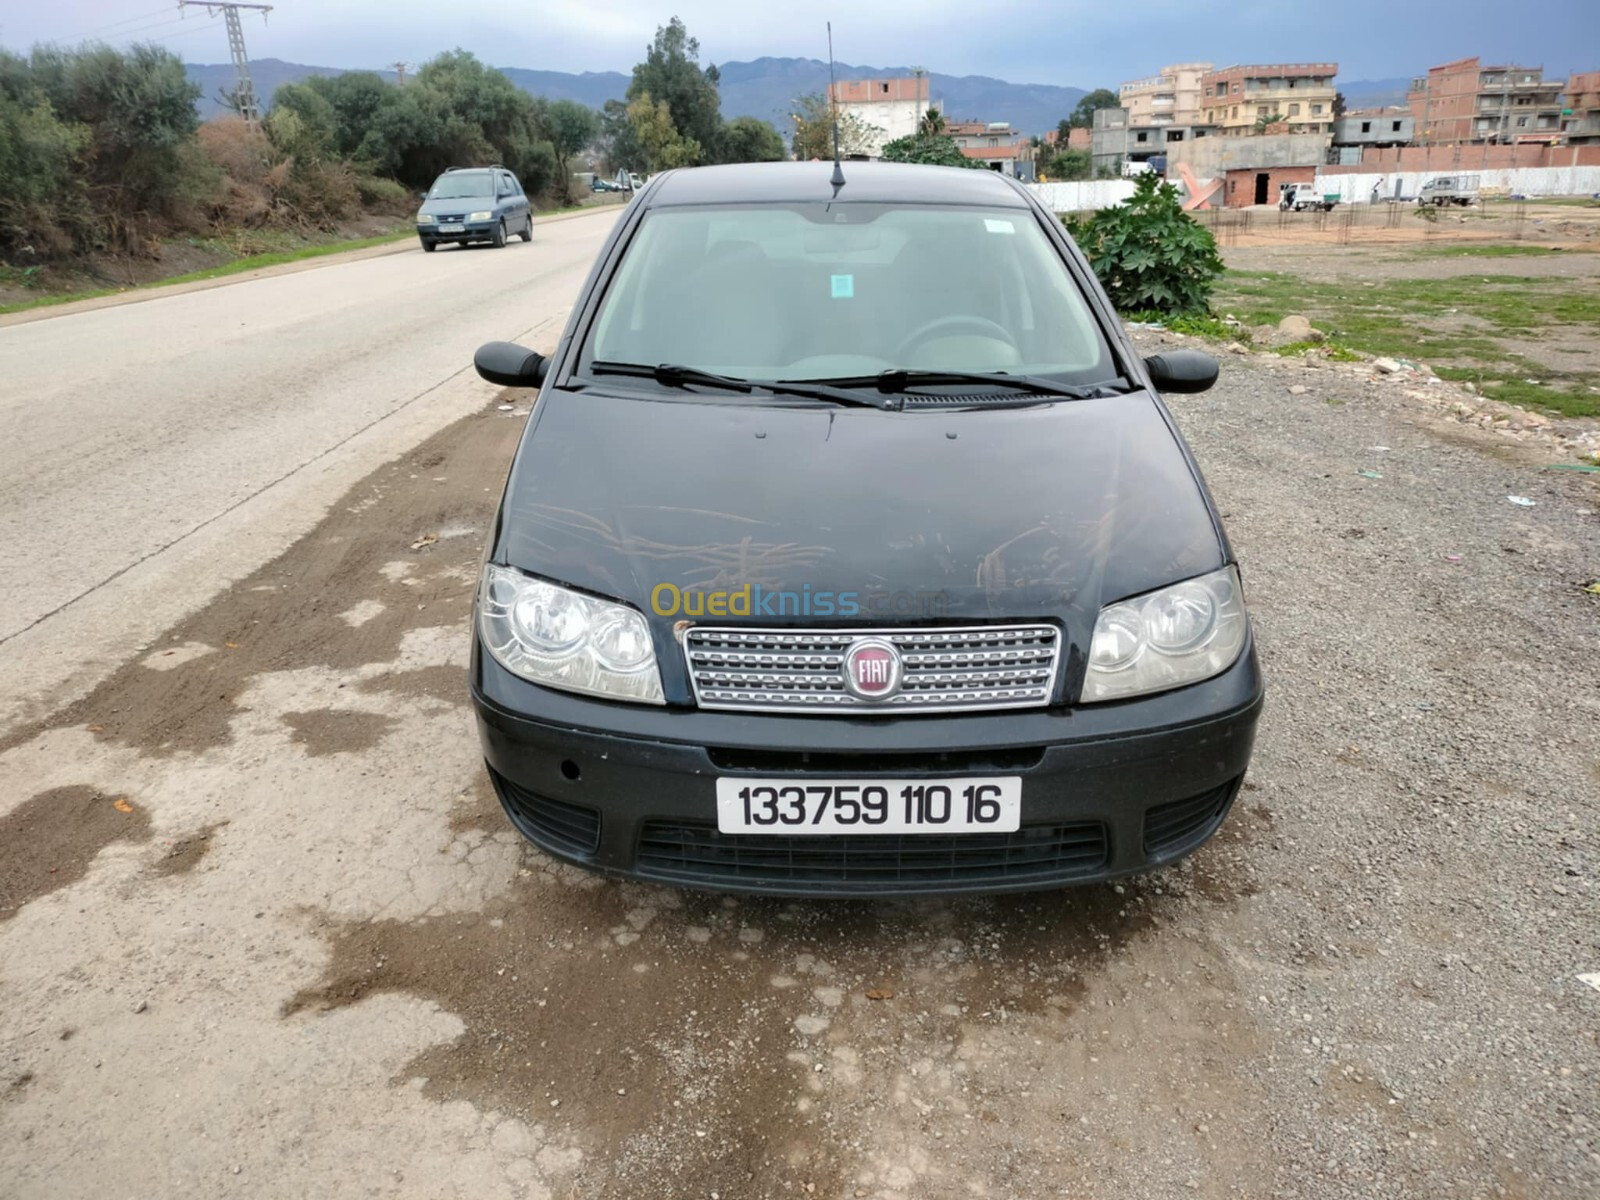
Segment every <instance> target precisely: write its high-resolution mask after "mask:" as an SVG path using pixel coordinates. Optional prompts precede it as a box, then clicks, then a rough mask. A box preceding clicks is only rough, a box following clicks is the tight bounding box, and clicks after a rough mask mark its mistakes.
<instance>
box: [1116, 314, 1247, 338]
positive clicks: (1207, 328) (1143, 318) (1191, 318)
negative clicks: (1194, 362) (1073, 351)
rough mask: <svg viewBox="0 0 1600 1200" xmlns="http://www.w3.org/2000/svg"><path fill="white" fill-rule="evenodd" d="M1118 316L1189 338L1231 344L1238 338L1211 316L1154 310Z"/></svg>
mask: <svg viewBox="0 0 1600 1200" xmlns="http://www.w3.org/2000/svg"><path fill="white" fill-rule="evenodd" d="M1119 315H1120V316H1121V317H1122V319H1123V320H1124V321H1128V322H1130V323H1136V324H1141V325H1160V326H1163V327H1164V328H1166V329H1167V330H1169V331H1170V332H1172V333H1182V334H1187V335H1189V336H1190V337H1203V338H1214V339H1216V340H1218V341H1228V342H1231V341H1233V340H1234V339H1235V338H1237V337H1238V336H1239V333H1238V331H1237V330H1234V329H1229V328H1228V327H1227V326H1226V325H1224V324H1223V323H1222V322H1221V321H1219V320H1218V319H1217V318H1216V317H1212V316H1196V315H1194V314H1192V313H1183V314H1179V315H1177V316H1171V315H1168V314H1167V313H1160V312H1155V311H1154V310H1150V311H1146V312H1128V313H1121V314H1119Z"/></svg>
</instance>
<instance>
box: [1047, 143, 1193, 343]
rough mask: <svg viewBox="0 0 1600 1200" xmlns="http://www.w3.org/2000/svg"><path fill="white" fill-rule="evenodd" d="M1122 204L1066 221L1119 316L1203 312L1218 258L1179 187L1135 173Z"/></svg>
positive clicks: (1157, 178) (1156, 178)
mask: <svg viewBox="0 0 1600 1200" xmlns="http://www.w3.org/2000/svg"><path fill="white" fill-rule="evenodd" d="M1135 189H1136V190H1135V192H1134V194H1133V196H1132V197H1131V198H1130V199H1129V200H1128V201H1127V203H1125V204H1118V205H1116V206H1114V207H1112V208H1103V209H1101V210H1100V211H1099V212H1097V213H1095V214H1094V216H1092V217H1090V218H1088V219H1083V218H1073V219H1069V220H1067V222H1066V224H1067V228H1068V230H1069V231H1071V233H1072V235H1073V237H1074V238H1075V239H1076V240H1077V242H1078V245H1079V246H1080V247H1082V249H1083V252H1084V254H1086V255H1087V256H1088V258H1089V264H1090V265H1091V266H1092V267H1093V268H1094V273H1095V275H1097V276H1098V277H1099V279H1100V282H1101V284H1103V285H1104V287H1105V289H1106V294H1107V295H1109V296H1110V297H1111V302H1112V303H1113V304H1115V305H1116V307H1117V311H1119V312H1123V313H1139V312H1156V313H1161V314H1163V315H1169V316H1171V315H1178V314H1195V315H1201V314H1204V313H1206V312H1207V311H1209V306H1210V302H1211V289H1212V288H1213V287H1214V286H1215V285H1216V281H1217V279H1218V278H1219V277H1220V276H1221V275H1222V259H1221V258H1220V257H1219V256H1218V255H1217V244H1216V241H1215V239H1213V238H1212V236H1211V231H1210V230H1208V229H1207V228H1206V227H1205V226H1203V225H1201V224H1200V223H1199V222H1198V221H1196V220H1195V219H1194V218H1192V217H1191V216H1189V214H1188V213H1186V212H1184V211H1183V205H1182V204H1181V203H1180V202H1179V200H1178V190H1177V189H1176V188H1175V187H1173V186H1172V185H1171V184H1170V183H1166V182H1163V181H1162V180H1161V179H1160V178H1159V177H1158V176H1157V175H1156V173H1155V172H1154V171H1146V172H1143V173H1141V174H1140V176H1139V178H1138V180H1137V181H1136V183H1135Z"/></svg>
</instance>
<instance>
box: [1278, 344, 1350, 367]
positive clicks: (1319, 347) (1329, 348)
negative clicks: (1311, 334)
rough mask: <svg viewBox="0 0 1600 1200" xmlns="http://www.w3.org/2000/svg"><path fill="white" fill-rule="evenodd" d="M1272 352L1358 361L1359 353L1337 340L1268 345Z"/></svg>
mask: <svg viewBox="0 0 1600 1200" xmlns="http://www.w3.org/2000/svg"><path fill="white" fill-rule="evenodd" d="M1267 349H1268V350H1269V351H1270V352H1271V353H1273V354H1281V355H1282V356H1283V357H1284V358H1298V357H1300V355H1302V354H1307V353H1311V354H1317V355H1320V356H1322V357H1324V358H1329V359H1332V360H1333V361H1334V362H1360V361H1361V355H1359V354H1357V353H1356V352H1355V351H1354V350H1352V349H1350V347H1348V346H1342V345H1340V344H1339V343H1338V342H1289V343H1287V344H1286V345H1283V346H1269V347H1268V348H1267Z"/></svg>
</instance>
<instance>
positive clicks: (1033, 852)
mask: <svg viewBox="0 0 1600 1200" xmlns="http://www.w3.org/2000/svg"><path fill="white" fill-rule="evenodd" d="M1106 852H1107V845H1106V831H1105V826H1104V825H1102V824H1100V823H1099V822H1098V821H1085V822H1081V823H1079V824H1075V825H1032V826H1024V827H1023V828H1022V829H1019V830H1018V831H1017V832H1015V833H971V834H954V835H920V834H903V835H892V834H891V835H883V836H873V835H870V834H867V835H857V834H850V835H842V836H825V837H788V836H781V835H767V834H751V833H719V832H718V831H717V828H716V826H714V825H708V824H700V823H690V822H682V821H649V822H646V823H645V825H644V827H643V829H642V830H641V832H640V834H639V847H638V856H637V858H636V859H635V866H636V868H637V869H638V870H639V872H640V873H641V874H646V875H649V876H652V877H654V878H658V879H663V880H682V881H686V882H695V883H701V884H711V885H718V884H720V885H724V886H729V887H737V886H741V885H743V886H754V887H760V886H762V885H768V886H779V885H785V884H789V885H804V884H815V885H818V886H821V887H826V886H828V885H848V886H849V887H850V888H851V889H852V890H857V891H872V890H874V889H880V890H883V891H895V890H904V889H905V888H908V887H922V886H934V885H941V884H942V885H950V884H954V885H959V886H963V887H975V888H977V887H984V886H993V887H1000V886H1005V885H1011V884H1017V883H1026V882H1029V881H1034V882H1045V881H1053V880H1070V879H1073V878H1077V877H1080V876H1084V875H1090V874H1093V873H1094V872H1096V871H1098V870H1099V869H1100V868H1101V867H1103V866H1104V865H1105V861H1106Z"/></svg>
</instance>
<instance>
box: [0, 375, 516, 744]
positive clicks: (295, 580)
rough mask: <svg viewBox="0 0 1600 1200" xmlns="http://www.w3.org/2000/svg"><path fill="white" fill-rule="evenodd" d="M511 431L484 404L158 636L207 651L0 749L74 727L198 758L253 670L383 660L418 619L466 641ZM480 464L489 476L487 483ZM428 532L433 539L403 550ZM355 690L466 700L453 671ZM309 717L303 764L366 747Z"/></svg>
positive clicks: (221, 730)
mask: <svg viewBox="0 0 1600 1200" xmlns="http://www.w3.org/2000/svg"><path fill="white" fill-rule="evenodd" d="M522 428H523V421H522V419H520V418H514V417H511V416H510V415H508V414H505V413H501V412H499V411H497V409H496V408H494V407H490V408H487V409H486V410H485V411H484V412H483V413H482V414H480V415H478V416H474V417H469V418H467V419H466V420H465V421H463V422H461V423H460V424H458V425H456V426H452V427H451V428H449V429H446V430H444V431H442V432H441V433H439V434H438V435H436V436H435V437H434V438H432V439H430V440H429V441H427V442H424V443H423V444H422V445H421V446H419V447H418V448H417V450H415V451H414V452H413V453H411V454H409V455H407V456H406V457H405V458H403V459H400V460H398V461H396V462H395V463H393V464H391V465H389V466H387V467H384V468H382V469H381V470H379V471H376V472H374V473H373V474H372V475H370V476H368V478H367V479H366V480H364V481H363V482H362V483H361V484H360V485H358V487H357V488H356V489H354V490H353V491H352V492H351V493H350V495H349V496H348V497H346V499H345V500H344V501H342V502H341V504H342V507H341V508H340V509H338V510H336V511H335V512H334V513H333V514H331V515H330V516H329V517H328V518H327V519H325V520H324V522H323V523H322V524H321V525H319V526H318V528H317V529H316V530H314V531H313V532H312V533H311V534H309V535H308V536H306V537H305V538H303V539H301V540H300V541H299V542H298V543H296V544H295V545H294V546H293V547H292V548H290V549H289V550H288V551H287V552H285V553H284V554H283V555H282V556H281V557H280V558H278V559H276V560H275V561H273V562H271V563H268V564H267V565H266V566H264V567H262V568H261V569H260V570H259V571H257V572H255V574H253V575H251V576H250V577H249V578H247V579H245V580H242V581H241V582H240V583H239V584H238V585H237V586H235V587H234V588H232V589H230V590H229V591H228V592H226V593H225V594H224V595H222V596H221V597H219V598H218V599H217V601H215V602H214V603H212V604H210V605H207V606H206V607H205V608H204V609H202V610H201V611H200V612H198V613H197V614H195V615H194V616H193V617H191V618H189V619H188V620H186V621H184V622H182V623H181V624H180V625H178V626H177V627H175V628H174V629H172V630H169V631H168V634H167V636H164V637H163V639H162V640H163V642H167V643H173V644H179V645H181V644H186V643H189V642H197V643H201V644H204V645H208V646H216V647H219V648H220V649H219V652H218V653H215V654H206V655H202V656H200V657H197V658H194V659H190V660H188V661H186V662H182V663H180V664H179V665H177V666H175V667H173V668H171V669H170V670H165V671H152V670H149V669H148V668H146V667H144V666H142V665H141V664H140V662H139V661H138V660H135V661H132V662H129V663H128V664H126V665H124V666H123V667H121V668H120V669H119V670H118V671H117V672H116V674H114V675H112V676H111V677H110V678H108V679H107V680H106V681H105V682H104V683H102V684H101V685H100V686H99V687H97V688H96V689H95V690H94V692H92V693H91V694H90V695H89V696H86V697H85V698H84V699H82V700H80V701H78V702H77V703H76V704H73V705H72V706H70V707H69V708H68V709H66V710H65V711H64V712H62V713H59V714H57V715H55V716H52V717H50V718H47V719H46V720H45V721H42V722H40V723H38V724H36V725H32V726H26V727H22V728H19V729H16V730H13V731H12V732H11V733H10V734H9V735H8V736H6V737H5V738H3V739H0V751H4V750H6V749H10V748H11V747H14V746H19V745H22V744H24V743H26V742H27V741H29V740H30V739H32V738H33V737H35V736H37V735H38V733H39V732H40V731H41V730H42V729H44V728H46V727H59V726H62V725H85V726H89V727H91V728H93V729H94V731H95V733H96V736H98V737H99V738H101V739H104V740H105V741H108V742H111V743H113V744H115V745H121V746H130V747H133V748H135V749H137V750H139V751H140V752H141V753H144V754H149V755H162V756H165V755H172V754H177V753H197V752H200V751H204V750H207V749H211V748H214V747H217V746H223V745H227V744H228V743H229V742H230V741H231V740H232V732H231V728H230V725H231V722H232V720H233V718H234V717H235V716H236V715H237V713H238V708H237V702H238V699H239V697H240V696H241V695H242V694H243V692H244V691H245V689H246V688H247V687H248V686H249V684H250V681H251V680H252V679H253V678H254V677H255V676H256V675H258V674H260V673H262V672H266V671H284V670H294V669H297V668H301V667H310V666H330V667H335V668H345V669H351V668H358V667H361V666H364V665H366V664H368V663H373V662H386V661H390V660H393V659H394V658H395V657H396V656H397V654H398V651H399V647H400V639H401V638H402V636H403V635H404V634H405V633H406V632H407V631H408V630H409V629H411V628H413V627H414V626H415V625H416V624H417V620H418V614H419V613H425V614H426V616H427V619H428V623H429V624H430V625H443V624H448V623H450V622H457V623H458V624H459V626H460V628H461V631H462V634H461V636H462V639H463V644H465V640H466V637H467V625H468V614H469V613H470V611H471V607H472V595H473V588H474V586H475V583H476V579H477V572H478V564H479V560H480V556H481V554H482V551H483V544H482V533H481V531H482V530H485V529H487V528H488V524H489V520H490V518H491V516H492V515H493V512H494V508H495V505H496V503H497V502H498V500H499V496H500V487H499V484H500V482H501V479H502V477H503V470H504V468H503V466H502V464H505V463H508V462H509V461H510V459H511V452H512V450H513V449H514V448H515V446H516V441H517V438H518V436H519V435H520V434H521V432H522ZM485 463H493V464H495V465H494V467H493V469H492V470H491V471H489V472H487V473H486V472H485V470H484V464H485ZM402 489H409V490H410V492H411V493H412V494H413V495H414V496H415V499H414V500H413V501H412V502H411V503H410V504H409V505H408V509H407V511H408V514H409V515H408V516H407V518H406V521H407V527H406V528H398V527H397V526H396V522H395V512H394V508H393V503H392V501H391V499H390V497H391V496H392V495H393V494H394V493H395V492H397V491H400V490H402ZM444 533H448V534H449V535H450V536H442V534H444ZM427 534H434V535H436V536H437V540H435V541H432V542H429V543H427V544H426V545H424V546H423V547H422V548H420V549H417V550H413V549H412V548H411V547H412V545H413V543H415V542H417V541H419V540H421V539H422V538H423V536H424V535H427ZM362 601H372V602H374V603H373V604H372V606H371V607H372V609H373V610H375V611H374V615H372V616H371V617H370V618H368V619H365V620H362V621H361V622H360V623H359V624H355V625H352V623H351V622H350V621H349V620H348V619H346V618H345V617H343V616H341V614H345V613H348V612H349V611H350V610H351V606H352V605H355V604H358V603H359V602H362ZM367 682H368V683H370V684H371V686H373V687H374V688H395V689H399V690H402V691H408V692H410V693H411V694H422V693H426V694H429V695H437V696H438V697H439V698H441V699H446V700H449V701H450V702H452V703H453V702H458V701H460V699H461V698H462V697H463V696H464V695H465V689H466V680H465V678H464V674H463V672H461V671H458V670H450V669H448V668H430V669H426V670H417V671H402V672H399V673H395V674H390V675H386V676H382V677H380V678H379V679H377V680H372V681H367ZM312 718H313V715H311V714H308V715H307V718H306V720H305V721H304V722H303V723H302V724H301V725H300V726H298V727H297V728H296V740H298V741H301V742H303V743H304V744H305V745H307V746H308V747H309V748H311V749H312V752H313V753H327V752H336V751H338V750H339V749H342V748H344V749H354V748H357V747H358V746H362V745H368V744H370V742H363V741H362V739H363V738H366V737H371V736H372V735H373V734H374V732H375V731H374V728H373V727H372V726H371V725H370V723H368V722H367V721H366V720H365V718H364V715H362V714H352V713H348V712H344V711H342V710H334V711H332V712H329V713H322V714H316V715H315V719H312ZM341 727H342V728H341ZM376 732H377V733H378V734H381V731H376Z"/></svg>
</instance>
